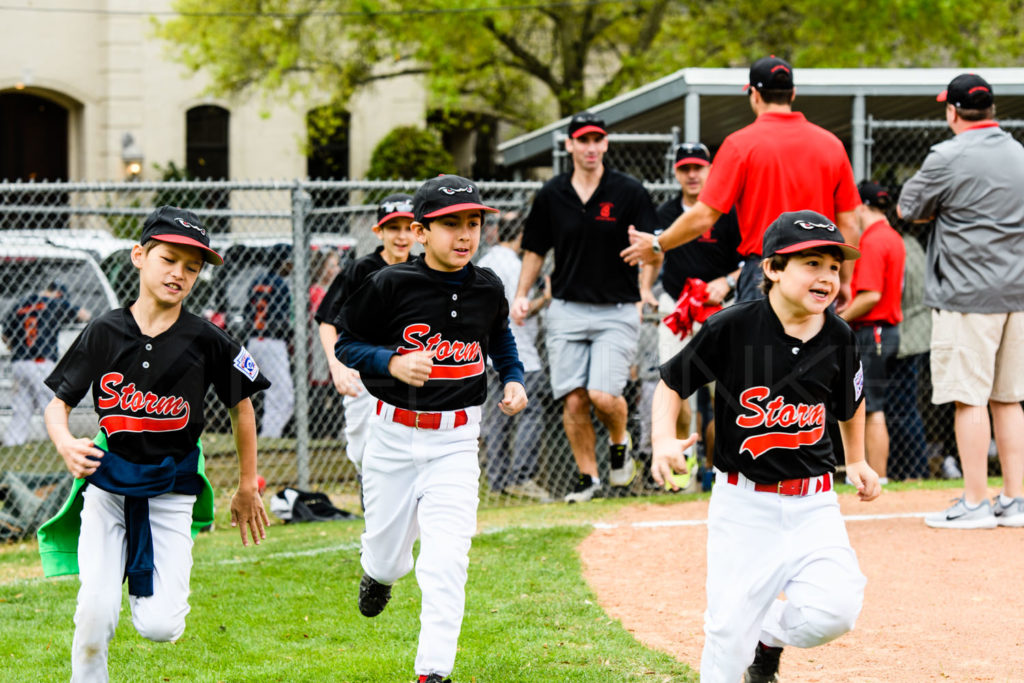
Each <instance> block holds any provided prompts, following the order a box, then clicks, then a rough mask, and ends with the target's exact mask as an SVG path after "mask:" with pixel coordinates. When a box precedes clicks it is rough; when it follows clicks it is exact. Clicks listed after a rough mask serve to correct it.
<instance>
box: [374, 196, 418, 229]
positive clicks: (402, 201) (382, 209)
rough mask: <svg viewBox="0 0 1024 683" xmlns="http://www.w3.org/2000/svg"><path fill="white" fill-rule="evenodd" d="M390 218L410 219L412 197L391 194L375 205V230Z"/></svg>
mask: <svg viewBox="0 0 1024 683" xmlns="http://www.w3.org/2000/svg"><path fill="white" fill-rule="evenodd" d="M392 218H412V195H411V194H404V193H401V192H399V193H398V194H391V195H388V196H387V197H385V198H384V199H382V200H381V202H380V204H378V205H377V224H376V225H374V226H373V227H375V228H377V227H380V226H382V225H384V224H385V223H387V222H388V221H389V220H391V219H392Z"/></svg>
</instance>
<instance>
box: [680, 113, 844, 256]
mask: <svg viewBox="0 0 1024 683" xmlns="http://www.w3.org/2000/svg"><path fill="white" fill-rule="evenodd" d="M699 199H700V201H702V202H703V203H704V204H707V205H708V206H710V207H711V208H713V209H715V210H716V211H720V212H721V213H728V212H729V209H731V208H733V206H735V207H736V214H737V216H738V218H739V223H740V235H741V236H742V241H741V242H740V247H739V249H738V251H739V253H740V254H741V255H742V256H750V255H751V254H760V253H761V239H762V237H764V231H765V229H766V228H767V227H768V226H769V225H770V224H771V222H772V221H774V220H775V219H776V218H778V217H779V214H780V213H782V212H783V211H800V210H803V209H810V210H812V211H817V212H818V213H821V214H824V215H825V216H827V217H829V218H830V219H832V220H833V221H834V220H835V219H836V214H837V213H840V212H843V211H853V210H854V209H855V208H857V205H858V204H860V195H859V194H858V193H857V184H856V182H854V179H853V169H852V168H851V167H850V159H849V158H848V157H847V156H846V149H845V148H844V147H843V143H842V142H841V141H840V140H839V138H837V137H836V136H835V135H833V134H832V133H830V132H829V131H827V130H825V129H824V128H822V127H821V126H816V125H814V124H813V123H810V122H809V121H808V120H807V119H806V118H805V117H804V115H803V114H802V113H800V112H765V113H764V114H761V115H760V116H758V117H757V120H756V121H754V122H753V123H752V124H750V125H749V126H746V127H744V128H740V129H739V130H738V131H736V132H735V133H732V134H731V135H729V136H728V137H727V138H726V139H725V141H724V142H723V143H722V146H721V147H720V148H719V150H718V153H717V154H716V155H715V163H714V165H713V166H712V167H711V173H710V175H709V176H708V180H707V183H706V184H705V185H704V190H703V191H702V192H701V193H700V197H699Z"/></svg>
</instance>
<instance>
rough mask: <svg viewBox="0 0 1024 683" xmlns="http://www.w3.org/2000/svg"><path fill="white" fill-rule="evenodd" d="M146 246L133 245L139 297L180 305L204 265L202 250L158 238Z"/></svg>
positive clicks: (133, 260) (133, 261)
mask: <svg viewBox="0 0 1024 683" xmlns="http://www.w3.org/2000/svg"><path fill="white" fill-rule="evenodd" d="M147 246H148V248H147V247H143V246H140V245H138V244H136V245H135V246H134V247H132V263H133V264H134V265H135V267H136V268H138V269H139V298H140V299H144V298H145V299H150V300H152V301H153V302H154V303H155V304H157V305H159V306H180V305H181V302H182V301H183V300H184V299H185V297H186V296H188V293H189V292H191V291H192V287H193V286H194V285H195V283H196V278H198V277H199V271H200V270H202V268H203V255H202V251H201V250H200V249H199V247H189V246H185V245H182V244H172V243H170V242H160V241H156V240H153V241H152V245H151V246H149V245H147Z"/></svg>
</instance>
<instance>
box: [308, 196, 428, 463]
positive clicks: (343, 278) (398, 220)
mask: <svg viewBox="0 0 1024 683" xmlns="http://www.w3.org/2000/svg"><path fill="white" fill-rule="evenodd" d="M373 233H374V234H375V235H376V236H377V238H378V239H379V240H380V241H381V243H382V244H381V245H380V246H379V247H377V248H376V249H375V250H374V252H373V253H372V254H367V255H366V256H363V257H362V258H359V259H357V260H356V261H355V262H353V263H352V264H351V265H350V266H349V267H348V268H346V269H345V270H344V271H342V272H341V273H339V274H338V277H336V278H334V282H332V283H331V286H330V287H329V288H328V289H327V294H325V295H324V300H323V301H322V302H321V304H320V307H319V308H318V309H317V311H316V315H315V316H314V318H315V320H316V321H317V323H319V326H320V327H319V330H320V344H321V345H322V346H323V349H324V353H325V354H327V363H328V365H329V367H330V369H331V379H332V380H333V381H334V388H335V389H337V390H338V393H339V394H342V395H344V397H345V398H344V399H343V405H344V407H345V441H346V446H345V455H347V456H348V459H349V460H351V461H352V464H353V465H355V466H356V471H357V472H360V471H362V466H363V450H364V449H365V448H366V433H367V431H368V429H369V424H370V414H371V413H372V412H373V405H374V400H373V396H372V395H371V394H370V393H369V392H367V391H366V389H365V388H364V387H363V384H362V383H361V382H360V378H359V372H358V371H356V370H354V369H352V368H349V367H346V366H345V364H344V363H342V362H341V361H340V360H338V357H337V356H336V355H334V345H335V344H337V342H338V325H337V317H338V311H340V310H341V307H342V305H343V304H344V303H345V301H347V300H348V297H349V296H351V295H352V292H354V291H356V290H357V289H359V286H360V285H362V284H363V282H364V281H365V280H366V279H367V278H368V277H370V276H371V275H373V274H374V273H376V272H377V271H378V270H380V269H381V268H383V267H385V266H393V265H394V264H396V263H405V262H406V261H407V260H408V259H409V250H410V248H411V247H412V245H413V242H414V241H415V239H416V238H415V237H414V236H413V234H412V196H411V195H407V194H393V195H389V196H387V197H385V198H384V199H383V200H382V201H381V203H380V204H378V205H377V224H376V225H374V226H373Z"/></svg>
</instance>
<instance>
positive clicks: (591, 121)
mask: <svg viewBox="0 0 1024 683" xmlns="http://www.w3.org/2000/svg"><path fill="white" fill-rule="evenodd" d="M587 133H597V134H598V135H607V134H608V130H607V129H606V128H605V125H604V119H602V118H601V117H599V116H597V115H596V114H591V113H590V112H589V111H581V112H580V113H578V114H573V116H572V118H571V119H569V137H571V138H572V139H574V140H575V139H576V138H578V137H581V136H583V135H586V134H587Z"/></svg>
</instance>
